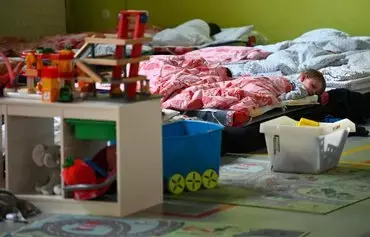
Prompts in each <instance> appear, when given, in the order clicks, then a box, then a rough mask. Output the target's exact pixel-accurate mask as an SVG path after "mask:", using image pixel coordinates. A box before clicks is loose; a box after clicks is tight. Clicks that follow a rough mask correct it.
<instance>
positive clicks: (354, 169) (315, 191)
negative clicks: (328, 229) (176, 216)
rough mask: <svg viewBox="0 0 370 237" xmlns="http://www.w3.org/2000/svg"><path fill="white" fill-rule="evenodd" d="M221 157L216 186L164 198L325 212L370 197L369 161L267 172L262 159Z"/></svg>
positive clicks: (266, 162) (266, 166)
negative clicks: (308, 171)
mask: <svg viewBox="0 0 370 237" xmlns="http://www.w3.org/2000/svg"><path fill="white" fill-rule="evenodd" d="M224 159H227V160H228V162H227V163H228V164H227V165H224V166H223V167H222V168H221V170H220V182H219V183H220V185H219V187H217V188H215V189H209V190H201V191H198V192H195V193H191V192H186V193H183V194H181V195H178V196H166V198H171V199H180V200H188V201H200V202H214V203H223V204H230V205H239V206H253V207H262V208H275V209H281V210H290V211H300V212H308V213H316V214H327V213H330V212H332V211H335V210H337V209H339V208H343V207H345V206H348V205H351V204H354V203H356V202H359V201H361V200H364V199H367V198H369V197H370V192H369V191H370V166H369V165H356V164H352V163H346V164H341V165H340V167H338V168H336V169H333V170H330V171H328V172H326V173H325V174H320V175H303V174H287V173H275V172H271V171H270V166H269V162H268V160H264V159H262V160H254V159H246V158H235V157H227V158H224Z"/></svg>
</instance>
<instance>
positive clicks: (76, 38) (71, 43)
mask: <svg viewBox="0 0 370 237" xmlns="http://www.w3.org/2000/svg"><path fill="white" fill-rule="evenodd" d="M93 34H95V33H94V32H84V33H79V34H66V35H54V36H47V37H44V38H41V39H40V40H37V41H32V42H26V41H24V40H22V39H12V38H5V39H6V40H4V39H3V40H1V39H0V50H1V51H2V52H5V53H6V55H7V56H10V57H18V56H20V55H21V53H22V51H24V50H32V49H36V48H38V47H45V48H53V49H55V50H60V49H64V48H65V47H66V46H68V47H71V48H74V49H78V48H80V47H81V46H82V45H83V44H84V42H85V38H86V37H87V36H91V35H93Z"/></svg>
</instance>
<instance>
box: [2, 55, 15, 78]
mask: <svg viewBox="0 0 370 237" xmlns="http://www.w3.org/2000/svg"><path fill="white" fill-rule="evenodd" d="M0 57H2V58H3V60H4V63H5V66H6V69H7V70H8V75H9V78H10V81H13V80H14V78H15V76H14V73H13V70H12V66H11V65H10V62H9V59H8V57H7V56H5V55H4V54H3V53H2V52H0Z"/></svg>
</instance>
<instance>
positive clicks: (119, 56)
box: [76, 11, 151, 100]
mask: <svg viewBox="0 0 370 237" xmlns="http://www.w3.org/2000/svg"><path fill="white" fill-rule="evenodd" d="M147 19H148V15H147V12H146V11H121V12H120V14H119V23H118V29H117V35H112V34H104V35H95V36H94V37H88V38H86V39H85V45H84V46H83V47H82V48H81V50H80V51H79V52H77V53H76V57H77V58H79V57H80V55H81V54H82V52H84V51H86V50H89V49H90V50H91V57H87V58H79V59H78V60H77V61H76V65H77V67H78V68H79V70H81V71H82V75H80V76H79V77H78V81H79V82H86V83H91V82H92V83H103V82H106V83H109V84H111V86H110V95H111V96H113V97H120V96H122V95H123V94H124V95H125V97H126V99H128V100H134V99H135V97H136V90H137V82H139V83H140V93H142V94H149V81H148V80H147V78H146V77H144V76H139V63H140V62H141V61H144V60H147V59H148V56H141V51H142V44H143V43H145V42H149V41H150V40H151V39H150V38H144V28H145V24H146V23H147ZM96 44H112V45H115V46H116V48H115V54H114V55H113V56H98V57H96V56H95V45H96ZM126 45H132V52H131V55H129V57H128V58H126V57H125V54H126V52H125V51H126V50H125V49H126V47H125V46H126ZM92 66H108V67H112V71H111V73H108V75H109V76H110V77H111V78H107V77H102V76H100V75H99V74H98V73H97V72H95V71H94V70H93V67H92ZM127 66H129V68H128V67H127ZM127 69H129V70H127ZM127 71H129V72H128V73H127ZM121 84H124V91H122V90H121V87H120V85H121Z"/></svg>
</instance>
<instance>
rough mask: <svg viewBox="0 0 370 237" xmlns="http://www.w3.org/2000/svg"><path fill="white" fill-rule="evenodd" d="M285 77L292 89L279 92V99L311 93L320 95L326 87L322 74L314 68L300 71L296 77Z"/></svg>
mask: <svg viewBox="0 0 370 237" xmlns="http://www.w3.org/2000/svg"><path fill="white" fill-rule="evenodd" d="M287 78H288V79H289V81H290V83H291V85H292V90H291V91H290V92H287V93H283V94H281V95H280V96H279V98H280V100H297V99H302V98H305V97H307V96H311V95H321V94H322V93H324V92H325V89H326V82H325V78H324V76H323V75H322V73H321V72H319V71H317V70H314V69H308V70H306V71H304V72H302V73H301V74H300V75H299V76H298V78H289V77H287Z"/></svg>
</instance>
